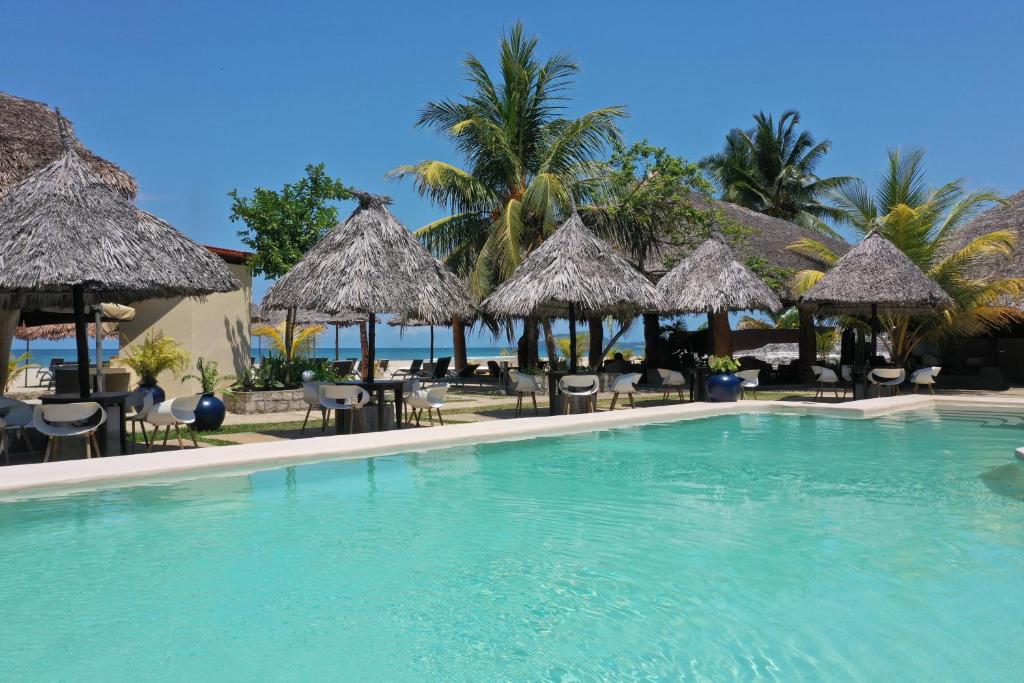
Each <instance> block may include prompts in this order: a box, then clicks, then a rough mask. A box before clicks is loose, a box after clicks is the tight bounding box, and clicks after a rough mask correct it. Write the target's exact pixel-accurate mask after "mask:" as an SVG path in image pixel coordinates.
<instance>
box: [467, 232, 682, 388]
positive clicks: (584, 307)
mask: <svg viewBox="0 0 1024 683" xmlns="http://www.w3.org/2000/svg"><path fill="white" fill-rule="evenodd" d="M664 308H665V301H664V300H663V299H662V297H661V295H660V294H659V293H658V290H657V288H655V286H654V285H653V284H652V283H651V281H650V280H649V279H647V276H646V275H644V274H643V273H641V272H640V271H638V270H637V269H636V268H634V267H633V266H632V265H630V263H629V262H628V261H627V260H626V259H625V258H623V256H622V255H621V254H619V253H618V252H617V251H615V250H614V249H613V248H612V247H611V246H610V245H609V244H607V243H605V242H603V241H602V240H600V239H598V238H597V237H596V236H595V235H594V233H592V232H591V231H590V230H589V229H588V228H587V227H586V226H585V225H583V221H582V220H580V217H579V215H578V214H576V213H575V212H574V213H573V215H572V216H570V217H569V219H568V220H566V221H565V222H564V223H563V224H562V225H561V226H560V227H559V228H558V230H556V231H555V233H554V234H553V235H551V237H549V238H547V239H546V240H544V242H543V244H541V245H540V246H539V247H538V248H537V249H536V250H535V251H534V252H533V253H531V254H530V255H529V256H527V257H526V259H524V260H523V262H522V263H521V264H520V265H519V267H518V268H516V270H515V272H514V273H512V275H511V277H509V278H508V279H507V280H506V281H505V282H503V283H502V284H501V285H500V286H499V287H498V288H497V289H495V290H494V292H493V293H492V294H491V295H490V296H489V297H487V298H486V299H484V301H483V303H481V304H480V309H481V310H482V311H483V312H485V313H487V314H489V315H492V316H494V317H496V318H526V317H528V316H542V317H565V318H568V319H569V337H570V342H569V348H570V354H571V357H570V364H571V366H572V369H573V370H575V369H576V319H577V318H579V317H599V316H605V315H636V314H638V313H644V312H650V311H660V310H662V309H664Z"/></svg>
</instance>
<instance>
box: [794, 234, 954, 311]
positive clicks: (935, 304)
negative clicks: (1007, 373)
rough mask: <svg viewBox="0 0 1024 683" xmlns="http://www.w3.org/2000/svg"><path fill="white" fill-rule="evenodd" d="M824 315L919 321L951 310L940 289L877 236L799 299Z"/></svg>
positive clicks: (870, 235) (887, 242)
mask: <svg viewBox="0 0 1024 683" xmlns="http://www.w3.org/2000/svg"><path fill="white" fill-rule="evenodd" d="M800 303H801V304H807V305H808V306H811V307H814V308H815V309H816V310H817V311H818V312H821V313H826V314H830V313H846V314H849V315H866V314H869V315H872V316H874V315H876V314H879V313H881V314H890V315H917V314H928V313H934V312H935V311H937V310H941V309H944V308H948V307H950V306H952V305H953V301H952V299H950V298H949V295H948V294H946V293H945V292H944V291H942V288H941V287H939V285H938V283H936V282H935V281H934V280H932V279H930V278H929V277H928V276H927V275H925V274H924V273H923V272H921V269H920V268H918V267H917V265H916V264H915V263H914V262H913V261H911V260H910V258H909V257H908V256H907V255H906V254H904V253H903V252H902V251H900V250H899V248H898V247H897V246H896V245H895V244H893V243H892V242H890V241H889V240H887V239H885V238H884V237H882V236H881V235H880V234H878V233H877V232H875V231H871V232H870V233H868V235H867V237H865V238H864V240H863V241H862V242H861V243H860V244H858V245H857V246H855V247H854V248H853V249H851V250H850V251H849V252H848V253H847V254H846V255H845V256H843V257H842V258H840V259H839V260H838V261H837V262H836V264H835V265H834V266H832V268H831V269H830V270H829V271H828V272H827V273H826V274H825V276H824V277H823V278H821V279H820V280H818V282H817V283H815V285H814V286H813V287H811V288H810V289H808V290H807V291H806V292H805V293H804V294H803V296H801V297H800Z"/></svg>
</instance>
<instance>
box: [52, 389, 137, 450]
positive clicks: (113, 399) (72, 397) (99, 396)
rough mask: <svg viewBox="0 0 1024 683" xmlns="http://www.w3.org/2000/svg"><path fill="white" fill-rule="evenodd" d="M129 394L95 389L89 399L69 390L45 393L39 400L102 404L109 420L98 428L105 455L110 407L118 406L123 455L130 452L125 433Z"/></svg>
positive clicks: (55, 402)
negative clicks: (126, 406) (126, 407)
mask: <svg viewBox="0 0 1024 683" xmlns="http://www.w3.org/2000/svg"><path fill="white" fill-rule="evenodd" d="M129 396H131V392H128V391H94V392H93V393H91V394H89V398H88V399H83V398H82V397H81V395H80V394H79V393H78V392H77V391H69V392H63V393H59V394H44V395H43V396H41V397H40V398H39V401H40V402H41V403H42V404H43V405H49V404H63V403H82V402H84V401H93V402H95V403H99V404H100V406H102V407H103V410H105V411H107V412H108V415H107V420H106V421H105V422H104V423H103V424H102V425H100V428H99V430H98V432H99V434H98V436H99V439H98V440H99V442H100V453H101V454H103V455H106V454H107V453H106V451H107V426H108V425H109V424H110V415H109V409H110V408H117V413H118V420H117V425H118V427H119V433H118V435H117V436H118V442H119V443H120V446H121V455H125V454H127V453H128V437H127V434H126V433H125V424H126V423H125V404H126V401H127V399H128V397H129Z"/></svg>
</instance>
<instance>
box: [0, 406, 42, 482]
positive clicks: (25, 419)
mask: <svg viewBox="0 0 1024 683" xmlns="http://www.w3.org/2000/svg"><path fill="white" fill-rule="evenodd" d="M31 426H32V406H30V405H29V404H27V403H23V402H21V401H19V400H17V399H13V398H8V397H6V396H0V450H2V451H3V453H4V462H5V463H7V464H8V465H10V464H11V450H10V449H11V440H10V437H11V436H12V435H17V436H19V437H21V440H22V441H24V442H25V445H26V446H28V450H29V452H30V453H31V454H32V455H35V454H36V450H35V449H34V448H32V440H31V439H29V437H28V432H27V431H26V427H31Z"/></svg>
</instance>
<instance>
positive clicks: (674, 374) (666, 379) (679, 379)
mask: <svg viewBox="0 0 1024 683" xmlns="http://www.w3.org/2000/svg"><path fill="white" fill-rule="evenodd" d="M658 376H659V377H661V386H663V387H664V388H665V393H664V395H662V397H661V402H662V403H665V402H667V401H668V395H669V393H670V392H671V391H672V390H673V389H675V390H676V391H677V392H678V393H679V400H680V401H683V400H685V399H684V398H683V388H684V387H686V377H685V376H683V373H681V372H679V371H678V370H666V369H665V368H658Z"/></svg>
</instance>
